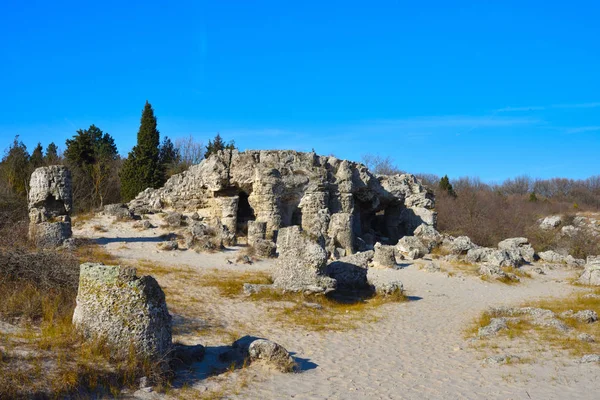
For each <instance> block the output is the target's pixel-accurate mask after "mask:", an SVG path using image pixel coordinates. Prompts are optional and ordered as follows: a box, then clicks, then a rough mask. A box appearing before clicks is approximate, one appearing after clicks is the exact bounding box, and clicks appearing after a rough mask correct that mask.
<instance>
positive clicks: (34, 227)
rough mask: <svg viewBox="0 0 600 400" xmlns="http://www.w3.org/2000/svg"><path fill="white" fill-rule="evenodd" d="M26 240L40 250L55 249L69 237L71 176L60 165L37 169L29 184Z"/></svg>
mask: <svg viewBox="0 0 600 400" xmlns="http://www.w3.org/2000/svg"><path fill="white" fill-rule="evenodd" d="M28 200H29V203H28V207H29V239H30V240H31V241H32V242H34V243H35V245H36V246H37V247H41V248H55V247H59V246H61V245H62V244H63V242H64V241H65V240H67V239H69V238H70V237H71V235H72V232H71V217H70V215H71V211H72V208H73V190H72V186H71V172H70V171H69V170H68V169H67V168H66V167H64V166H62V165H51V166H49V167H41V168H38V169H36V170H35V171H33V173H32V174H31V178H30V180H29V194H28Z"/></svg>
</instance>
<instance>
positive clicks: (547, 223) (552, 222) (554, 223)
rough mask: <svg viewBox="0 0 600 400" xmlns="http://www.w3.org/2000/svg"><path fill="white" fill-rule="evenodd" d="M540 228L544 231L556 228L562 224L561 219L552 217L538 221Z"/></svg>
mask: <svg viewBox="0 0 600 400" xmlns="http://www.w3.org/2000/svg"><path fill="white" fill-rule="evenodd" d="M539 223H540V228H541V229H544V230H549V229H554V228H557V227H558V226H559V225H560V224H561V223H562V218H561V216H560V215H552V216H550V217H546V218H544V219H541V220H540V221H539Z"/></svg>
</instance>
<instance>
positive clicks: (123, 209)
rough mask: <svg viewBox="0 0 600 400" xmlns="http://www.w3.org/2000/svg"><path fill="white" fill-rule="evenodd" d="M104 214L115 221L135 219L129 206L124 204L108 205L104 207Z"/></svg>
mask: <svg viewBox="0 0 600 400" xmlns="http://www.w3.org/2000/svg"><path fill="white" fill-rule="evenodd" d="M102 213H103V214H104V215H110V216H113V217H115V219H117V220H121V221H126V220H130V219H133V213H132V212H131V210H130V209H129V208H128V207H127V204H123V203H116V204H107V205H105V206H104V207H103V209H102Z"/></svg>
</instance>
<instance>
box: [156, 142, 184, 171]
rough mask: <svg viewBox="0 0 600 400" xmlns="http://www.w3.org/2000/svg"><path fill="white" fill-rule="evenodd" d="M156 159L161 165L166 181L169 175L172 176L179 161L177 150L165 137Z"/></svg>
mask: <svg viewBox="0 0 600 400" xmlns="http://www.w3.org/2000/svg"><path fill="white" fill-rule="evenodd" d="M158 157H159V159H160V163H161V165H162V166H163V168H164V171H165V178H164V180H165V181H166V180H167V179H168V178H169V177H170V176H171V175H173V172H174V171H175V170H176V169H177V165H178V164H179V162H180V161H181V155H180V154H179V149H178V148H177V147H175V145H174V144H173V142H172V141H171V139H169V138H168V137H167V136H165V138H164V139H163V142H162V144H161V145H160V149H159V153H158Z"/></svg>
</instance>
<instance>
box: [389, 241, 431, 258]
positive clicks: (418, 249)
mask: <svg viewBox="0 0 600 400" xmlns="http://www.w3.org/2000/svg"><path fill="white" fill-rule="evenodd" d="M396 250H397V252H398V253H400V254H402V255H403V256H406V257H407V258H409V259H411V260H416V259H417V258H422V257H423V256H424V255H425V254H427V253H429V249H428V248H427V245H426V244H425V243H423V241H422V240H421V239H420V238H418V237H416V236H404V237H403V238H402V239H400V240H399V241H398V243H397V244H396Z"/></svg>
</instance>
